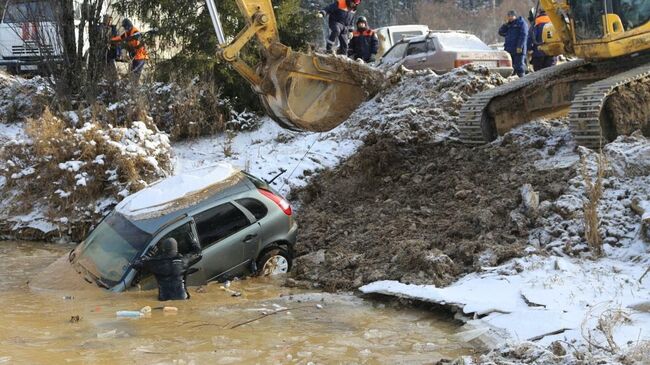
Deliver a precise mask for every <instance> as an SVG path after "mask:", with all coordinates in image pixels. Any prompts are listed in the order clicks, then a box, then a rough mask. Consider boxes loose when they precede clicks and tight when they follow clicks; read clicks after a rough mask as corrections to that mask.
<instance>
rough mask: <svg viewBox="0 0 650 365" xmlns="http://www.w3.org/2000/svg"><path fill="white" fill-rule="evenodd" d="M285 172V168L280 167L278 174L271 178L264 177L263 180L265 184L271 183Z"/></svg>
mask: <svg viewBox="0 0 650 365" xmlns="http://www.w3.org/2000/svg"><path fill="white" fill-rule="evenodd" d="M285 172H287V169H283V168H280V173H279V174H277V175H275V177H274V178H272V179H271V180H266V179H264V181H266V183H267V184H269V185H271V184H273V182H274V181H275V179H277V178H279V177H280V176H282V174H284V173H285Z"/></svg>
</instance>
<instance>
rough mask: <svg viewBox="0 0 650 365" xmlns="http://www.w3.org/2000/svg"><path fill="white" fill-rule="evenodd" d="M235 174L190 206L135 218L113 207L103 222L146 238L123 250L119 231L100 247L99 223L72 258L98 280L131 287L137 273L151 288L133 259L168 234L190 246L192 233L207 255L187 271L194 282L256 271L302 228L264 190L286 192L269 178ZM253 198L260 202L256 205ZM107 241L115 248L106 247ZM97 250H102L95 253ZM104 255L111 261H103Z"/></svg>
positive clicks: (116, 286)
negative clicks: (267, 254)
mask: <svg viewBox="0 0 650 365" xmlns="http://www.w3.org/2000/svg"><path fill="white" fill-rule="evenodd" d="M236 180H237V181H236V183H234V184H232V185H229V186H227V187H224V188H222V189H218V191H215V192H211V193H210V194H209V195H207V196H205V195H203V196H200V198H197V200H196V201H195V202H193V203H192V204H190V205H189V206H187V207H184V208H181V209H177V210H173V211H170V212H165V213H164V214H162V215H159V216H155V217H150V218H144V219H137V218H135V219H134V218H132V217H128V216H125V215H124V214H122V213H121V212H119V211H118V210H115V211H113V212H112V213H111V214H109V216H107V218H105V220H104V221H103V222H102V223H105V222H106V221H107V220H109V221H113V222H116V223H115V224H114V227H112V228H113V229H117V230H120V229H122V230H128V234H125V235H126V236H128V237H131V238H134V237H142V238H141V239H140V241H141V242H142V243H141V244H137V245H133V244H130V245H127V246H126V247H127V249H126V250H123V252H124V253H123V254H122V253H118V254H116V253H115V252H116V251H120V248H119V247H120V245H119V244H118V242H119V241H120V239H121V237H122V236H121V235H120V236H119V237H118V235H116V234H114V235H113V238H112V239H113V241H112V242H111V245H108V244H107V243H105V242H98V247H99V248H98V249H95V248H93V246H94V245H97V243H95V242H94V241H95V240H97V235H101V232H100V233H97V231H98V230H100V231H101V229H102V228H101V227H102V223H100V225H99V226H98V227H97V228H96V229H95V230H94V231H93V232H92V233H91V234H90V235H89V236H88V238H86V240H85V241H84V242H82V243H81V244H79V245H78V246H77V248H75V250H73V251H72V252H71V253H70V256H69V258H70V261H71V263H72V265H73V267H74V268H75V269H76V270H77V272H79V273H80V274H82V276H84V277H85V278H87V281H91V280H92V281H95V282H96V283H97V284H98V285H100V286H103V287H105V288H107V289H110V290H111V291H123V290H127V289H129V288H131V287H132V286H133V285H134V284H135V281H134V280H136V279H137V280H138V281H139V280H141V279H144V280H142V282H141V283H140V284H141V285H139V286H140V287H141V288H151V287H152V286H153V285H155V282H154V281H153V278H151V277H149V278H141V277H139V276H138V272H137V271H136V270H135V269H133V268H132V267H131V264H132V263H133V262H134V261H135V260H136V259H138V258H140V257H142V256H143V255H145V254H147V253H149V252H154V251H155V247H157V244H158V243H159V242H160V241H161V240H162V239H163V238H166V237H174V238H176V239H177V241H179V251H180V252H181V253H183V250H184V249H187V248H188V247H185V246H187V242H183V239H184V237H187V235H188V234H189V235H190V236H191V238H194V239H198V241H199V243H200V244H201V249H202V252H203V258H202V259H201V261H199V262H198V263H197V264H196V265H195V266H194V267H195V268H196V269H198V271H196V272H195V273H193V274H191V275H190V276H189V277H188V284H189V285H200V284H204V283H206V282H208V281H214V280H224V279H227V278H231V277H236V276H241V275H245V274H247V273H251V272H252V271H253V269H254V263H255V262H256V260H257V259H258V258H259V257H260V256H261V255H262V254H263V253H264V252H266V251H267V250H269V249H271V248H276V247H281V248H283V249H284V250H286V251H287V252H289V253H291V254H292V253H293V247H294V245H295V242H296V234H297V224H296V222H295V219H294V218H293V216H292V215H291V214H286V213H285V211H283V209H282V208H281V207H280V206H279V205H278V204H277V203H276V202H274V201H272V200H271V199H269V198H268V197H267V196H265V195H264V194H263V192H262V190H265V191H268V192H271V193H272V194H274V195H275V196H276V197H279V198H281V197H280V196H279V195H278V194H277V193H276V192H274V191H273V190H272V189H271V188H270V187H269V186H268V185H267V184H266V183H265V182H264V181H262V180H259V179H257V178H255V177H253V176H251V175H248V174H245V173H243V172H238V175H237V179H236ZM136 194H137V193H136ZM251 201H254V202H256V203H254V204H253V205H252V208H251ZM287 204H288V203H287ZM289 209H290V208H289ZM264 211H266V213H265V214H264ZM213 212H214V213H213ZM229 212H230V213H229ZM211 214H214V216H213V217H212V220H210V219H204V217H210V215H211ZM219 214H221V215H219ZM233 216H235V217H239V218H237V219H238V221H239V222H240V224H238V225H236V226H235V225H233V221H234V219H233V218H232V217H233ZM228 217H230V218H228ZM243 217H245V221H244V220H243ZM222 218H223V219H222ZM227 218H228V219H227ZM197 223H198V224H197ZM220 225H222V226H223V225H229V226H228V227H230V228H232V227H235V228H236V229H230V228H228V227H226V228H223V227H222V226H220ZM244 225H245V226H244ZM116 226H119V227H121V228H116ZM231 226H232V227H231ZM228 229H230V231H232V232H230V231H228ZM202 230H203V231H202ZM210 230H212V231H214V232H219V231H222V232H228V234H227V235H226V236H225V237H218V239H217V238H216V237H217V236H216V235H214V234H213V233H214V232H207V231H210ZM206 232H207V233H206ZM209 237H215V238H214V239H210V238H209ZM100 238H101V237H100ZM104 240H106V238H104ZM103 246H107V247H112V248H109V249H108V250H107V249H106V248H104V247H103ZM130 246H136V247H130ZM108 251H111V252H108ZM93 252H98V253H97V254H93ZM84 255H88V256H91V255H92V260H89V259H87V258H86V259H84ZM131 256H133V257H131ZM103 258H105V259H106V260H105V261H108V262H110V264H106V262H102V261H101V260H102V259H103ZM102 265H105V266H106V267H104V266H102ZM118 278H119V279H118ZM88 279H90V280H88Z"/></svg>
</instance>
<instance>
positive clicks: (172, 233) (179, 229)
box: [136, 217, 205, 290]
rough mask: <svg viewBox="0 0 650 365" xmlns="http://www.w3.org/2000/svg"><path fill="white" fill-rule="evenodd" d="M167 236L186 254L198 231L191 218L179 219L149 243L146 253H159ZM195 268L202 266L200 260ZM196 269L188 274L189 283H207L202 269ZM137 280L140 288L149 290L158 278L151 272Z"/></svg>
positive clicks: (154, 285) (152, 254) (149, 254)
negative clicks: (161, 244)
mask: <svg viewBox="0 0 650 365" xmlns="http://www.w3.org/2000/svg"><path fill="white" fill-rule="evenodd" d="M167 238H173V239H175V240H176V242H177V244H178V253H180V254H181V255H185V254H187V253H188V252H190V247H191V245H192V241H193V240H196V232H195V231H194V226H193V222H192V219H191V218H189V217H188V218H185V219H183V220H181V221H179V222H178V223H177V224H174V225H173V226H171V227H168V228H166V229H165V230H163V231H162V232H160V234H158V235H157V236H156V237H155V238H154V239H153V240H152V243H151V244H150V245H149V247H148V248H147V250H145V254H146V255H147V256H150V257H155V256H156V255H158V253H159V250H160V249H159V244H160V242H162V241H163V240H165V239H167ZM192 267H193V268H200V262H199V263H197V264H195V265H193V266H192ZM190 271H194V272H192V273H190V274H189V275H188V276H187V285H189V286H195V285H202V284H204V283H205V281H204V278H203V276H204V275H203V273H201V270H199V271H195V270H190ZM136 281H137V283H138V284H139V287H140V289H142V290H149V289H153V288H155V287H156V279H155V278H154V276H153V275H151V274H149V273H143V274H142V275H139V276H137V277H136Z"/></svg>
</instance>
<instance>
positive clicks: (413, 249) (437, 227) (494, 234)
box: [295, 124, 574, 290]
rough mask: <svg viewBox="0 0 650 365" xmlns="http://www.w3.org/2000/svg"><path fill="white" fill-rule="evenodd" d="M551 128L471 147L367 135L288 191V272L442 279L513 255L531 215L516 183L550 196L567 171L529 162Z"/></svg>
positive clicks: (354, 279)
mask: <svg viewBox="0 0 650 365" xmlns="http://www.w3.org/2000/svg"><path fill="white" fill-rule="evenodd" d="M552 128H554V126H553V125H550V124H546V125H542V126H540V127H539V128H537V129H534V128H531V130H530V131H528V132H527V133H526V134H525V135H511V136H507V137H506V138H503V139H502V140H500V142H499V144H493V145H488V146H482V147H478V148H469V147H467V146H464V145H461V144H457V143H454V142H453V141H443V142H440V143H434V142H427V143H415V142H402V141H399V140H398V139H396V138H394V137H393V136H386V135H383V136H377V135H371V136H369V137H368V138H367V140H366V144H365V146H364V147H362V148H361V149H360V150H359V151H358V153H357V154H356V155H355V156H353V157H352V158H350V159H349V160H348V161H347V162H345V163H344V164H342V165H341V166H340V167H339V168H337V169H335V170H333V171H327V172H324V173H322V174H320V175H319V176H318V177H316V178H314V179H313V181H312V183H311V184H310V185H309V186H307V187H306V188H304V189H302V190H300V191H299V192H297V194H296V196H297V197H298V198H299V200H300V202H301V209H300V211H299V214H298V223H299V225H300V240H299V243H298V246H297V256H298V257H297V260H296V262H295V278H296V279H297V280H307V281H311V282H314V283H317V284H316V285H319V286H322V287H323V288H324V289H326V290H347V289H353V288H356V287H358V286H360V285H362V284H366V283H369V282H373V281H377V280H399V281H401V282H403V283H418V284H424V283H427V284H432V283H433V284H436V285H440V286H442V285H447V284H449V283H451V282H452V281H454V280H455V279H456V278H457V277H458V276H460V275H462V274H463V273H467V272H470V271H474V270H477V269H479V268H480V267H481V266H493V265H497V264H499V263H502V262H503V261H505V260H508V259H510V258H513V257H517V256H520V255H521V254H522V253H523V248H524V247H525V245H526V244H527V241H528V234H529V231H530V229H531V228H533V227H535V226H536V222H537V219H536V217H534V216H526V214H525V209H523V208H522V187H523V186H524V185H525V184H530V185H532V188H533V190H535V191H537V192H538V193H539V200H540V201H545V200H555V199H556V198H558V197H559V196H560V195H562V193H563V191H564V189H565V186H566V181H567V180H569V179H570V178H572V177H573V176H574V170H573V169H571V168H568V167H566V168H563V167H561V166H560V167H555V168H552V169H545V170H544V169H542V170H540V169H538V168H537V167H536V166H535V162H536V160H537V159H539V158H540V156H541V153H540V150H542V149H547V148H548V145H547V144H546V141H547V140H549V139H548V135H549V134H551V133H552V132H551V129H552ZM551 140H552V139H551Z"/></svg>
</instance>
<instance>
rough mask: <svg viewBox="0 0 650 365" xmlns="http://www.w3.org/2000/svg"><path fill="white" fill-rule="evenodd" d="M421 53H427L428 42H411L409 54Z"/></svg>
mask: <svg viewBox="0 0 650 365" xmlns="http://www.w3.org/2000/svg"><path fill="white" fill-rule="evenodd" d="M420 53H427V44H426V43H425V42H415V43H411V44H409V48H408V49H407V50H406V55H407V56H412V55H416V54H420Z"/></svg>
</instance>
